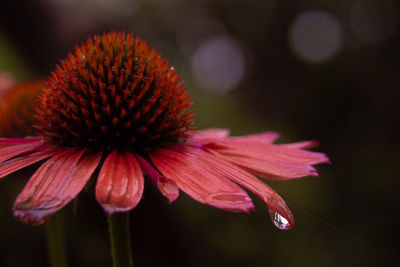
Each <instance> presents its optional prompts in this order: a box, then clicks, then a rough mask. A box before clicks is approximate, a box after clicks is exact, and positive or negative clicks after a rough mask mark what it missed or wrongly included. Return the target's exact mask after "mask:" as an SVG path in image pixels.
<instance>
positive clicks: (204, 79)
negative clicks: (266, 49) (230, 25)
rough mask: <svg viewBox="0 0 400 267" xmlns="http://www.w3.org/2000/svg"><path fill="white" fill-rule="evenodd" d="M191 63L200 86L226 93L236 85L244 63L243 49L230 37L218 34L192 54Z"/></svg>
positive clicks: (241, 75)
mask: <svg viewBox="0 0 400 267" xmlns="http://www.w3.org/2000/svg"><path fill="white" fill-rule="evenodd" d="M191 64H192V71H193V75H194V78H195V81H196V82H197V84H198V85H199V86H200V87H201V88H203V89H206V90H210V91H213V92H217V93H226V92H228V91H229V90H231V89H234V88H235V87H236V86H238V84H239V83H240V81H241V80H242V78H243V75H244V72H245V64H246V63H245V55H244V51H243V49H242V48H241V47H240V46H239V45H238V44H237V43H236V42H235V41H234V40H232V39H231V38H229V37H225V36H219V37H216V38H213V39H209V40H207V41H205V42H204V43H203V44H202V45H201V46H200V47H199V48H198V49H197V50H196V51H195V52H194V54H193V55H192V57H191Z"/></svg>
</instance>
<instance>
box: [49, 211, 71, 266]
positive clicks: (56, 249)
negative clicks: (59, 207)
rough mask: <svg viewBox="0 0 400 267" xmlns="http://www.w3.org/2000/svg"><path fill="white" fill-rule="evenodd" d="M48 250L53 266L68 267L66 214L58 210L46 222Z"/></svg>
mask: <svg viewBox="0 0 400 267" xmlns="http://www.w3.org/2000/svg"><path fill="white" fill-rule="evenodd" d="M45 227H46V238H47V250H48V255H49V263H50V266H51V267H67V252H66V245H65V224H64V214H63V212H62V211H58V212H57V213H56V214H54V215H53V216H52V217H51V218H50V219H49V220H48V221H47V222H46V223H45Z"/></svg>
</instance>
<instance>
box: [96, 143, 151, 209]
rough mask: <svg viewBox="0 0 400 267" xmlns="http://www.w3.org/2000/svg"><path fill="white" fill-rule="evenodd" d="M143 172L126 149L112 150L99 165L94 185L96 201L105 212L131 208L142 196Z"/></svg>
mask: <svg viewBox="0 0 400 267" xmlns="http://www.w3.org/2000/svg"><path fill="white" fill-rule="evenodd" d="M143 187H144V180H143V173H142V170H141V168H140V165H139V163H138V162H137V160H136V158H135V157H134V156H133V155H132V154H131V153H130V152H129V151H127V150H125V151H122V152H119V151H117V150H114V151H113V152H111V154H110V155H108V157H107V158H106V160H105V162H104V164H103V166H102V167H101V170H100V173H99V177H98V179H97V185H96V198H97V201H98V202H99V203H100V204H101V205H102V206H103V208H104V210H105V211H106V212H107V213H114V212H125V211H128V210H131V209H133V208H134V207H136V205H137V204H138V203H139V201H140V199H141V198H142V194H143Z"/></svg>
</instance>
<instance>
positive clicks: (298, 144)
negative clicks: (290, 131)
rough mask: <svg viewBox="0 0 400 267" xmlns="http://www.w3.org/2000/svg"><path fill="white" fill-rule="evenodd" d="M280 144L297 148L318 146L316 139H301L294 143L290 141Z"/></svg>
mask: <svg viewBox="0 0 400 267" xmlns="http://www.w3.org/2000/svg"><path fill="white" fill-rule="evenodd" d="M280 146H282V147H288V148H299V149H305V148H313V147H316V146H318V141H316V140H312V141H302V142H296V143H291V144H283V145H280Z"/></svg>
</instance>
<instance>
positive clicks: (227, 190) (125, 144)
mask: <svg viewBox="0 0 400 267" xmlns="http://www.w3.org/2000/svg"><path fill="white" fill-rule="evenodd" d="M190 106H191V100H190V98H189V96H188V94H187V92H186V90H185V88H184V86H183V84H182V83H179V77H178V76H177V74H176V72H175V69H174V68H173V67H169V66H168V63H167V61H166V60H165V59H163V58H162V57H161V56H160V54H159V53H158V52H157V51H156V50H151V49H150V47H149V45H148V44H147V43H146V42H144V41H143V40H141V39H140V38H138V37H136V38H135V37H134V36H133V35H132V34H125V33H115V32H111V33H107V34H103V35H102V36H94V37H93V38H89V39H88V40H87V41H86V42H85V43H83V44H81V45H80V46H77V47H76V48H75V50H74V52H73V53H70V54H69V55H68V56H67V58H66V59H65V60H63V61H61V64H60V66H57V68H56V70H55V71H54V72H53V73H52V75H51V76H50V78H49V80H48V81H47V83H46V84H45V89H44V90H43V91H42V93H41V95H40V97H39V108H38V109H37V116H36V117H37V119H38V123H37V124H36V125H35V128H36V129H37V131H38V134H39V136H40V137H38V138H25V139H0V152H1V153H0V177H4V176H6V175H7V174H9V173H12V172H14V171H16V170H18V169H21V168H23V167H25V166H28V165H31V164H33V163H35V162H38V161H40V160H43V159H46V158H49V159H48V160H47V161H46V162H45V163H43V164H42V165H41V166H40V167H39V169H38V170H37V171H36V172H35V173H34V174H33V176H32V177H31V178H30V179H29V181H28V182H27V184H26V186H25V188H24V189H23V190H22V192H21V193H20V195H19V196H18V197H17V199H16V201H15V204H14V214H15V216H16V217H18V218H20V219H21V220H23V221H24V222H26V223H31V224H40V223H43V222H44V221H45V220H46V219H47V218H48V217H49V216H51V214H53V213H54V212H56V211H57V210H59V209H61V208H62V207H64V206H65V205H66V204H68V203H69V202H70V201H71V200H72V199H73V198H75V197H76V196H77V194H78V193H79V192H80V191H81V190H82V189H83V187H84V186H85V184H86V183H87V181H88V180H89V179H90V177H91V176H92V175H93V174H94V172H95V170H96V169H97V168H99V174H98V177H97V182H96V189H95V194H96V199H97V200H98V202H99V203H100V204H101V205H102V207H103V208H104V210H105V211H106V212H107V213H114V212H125V211H129V210H131V209H133V208H134V207H135V206H136V205H137V204H138V203H139V201H140V199H141V197H142V193H143V188H144V177H143V173H144V174H146V175H147V176H148V177H149V178H150V180H151V181H152V182H154V184H155V185H156V186H157V187H158V188H159V189H160V192H161V193H162V194H163V195H164V196H165V197H167V198H168V199H169V201H170V202H172V201H174V200H175V199H176V198H177V197H178V194H179V190H182V191H184V192H185V193H187V194H188V195H190V196H191V197H192V198H193V199H195V200H197V201H199V202H201V203H204V204H208V205H211V206H214V207H217V208H221V209H224V210H228V211H238V212H248V211H250V210H252V209H254V206H253V203H252V200H251V199H250V197H249V196H248V194H247V193H246V191H244V190H243V189H242V188H241V187H240V186H239V185H241V186H243V187H245V188H247V189H248V190H250V191H252V192H254V193H255V194H257V195H258V196H259V197H261V198H262V199H263V200H264V201H265V202H266V204H267V205H268V207H269V210H270V214H271V216H272V218H273V219H274V221H275V224H276V225H277V226H278V227H280V228H282V229H288V228H290V227H291V226H293V225H294V220H293V216H292V214H291V212H290V210H289V209H288V208H287V206H286V204H285V202H284V201H283V200H282V198H281V197H280V196H279V195H278V194H277V193H276V192H275V191H273V190H272V189H271V188H270V187H268V186H267V185H266V184H265V183H263V182H261V181H260V180H259V179H258V178H256V176H255V175H257V176H261V177H263V178H266V179H274V180H285V179H292V178H298V177H303V176H307V175H317V172H316V170H315V169H314V168H313V167H312V165H314V164H318V163H323V162H327V161H328V158H327V157H326V156H325V155H324V154H322V153H316V152H310V151H307V150H305V148H308V147H310V146H312V145H314V144H315V143H314V142H301V143H295V144H289V145H275V144H272V142H273V141H275V139H276V138H277V137H278V134H276V133H273V132H267V133H262V134H257V135H250V136H244V137H229V132H228V131H227V130H222V129H208V130H203V131H193V128H192V127H191V125H192V120H191V119H192V116H193V112H192V111H188V109H189V108H190Z"/></svg>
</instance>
